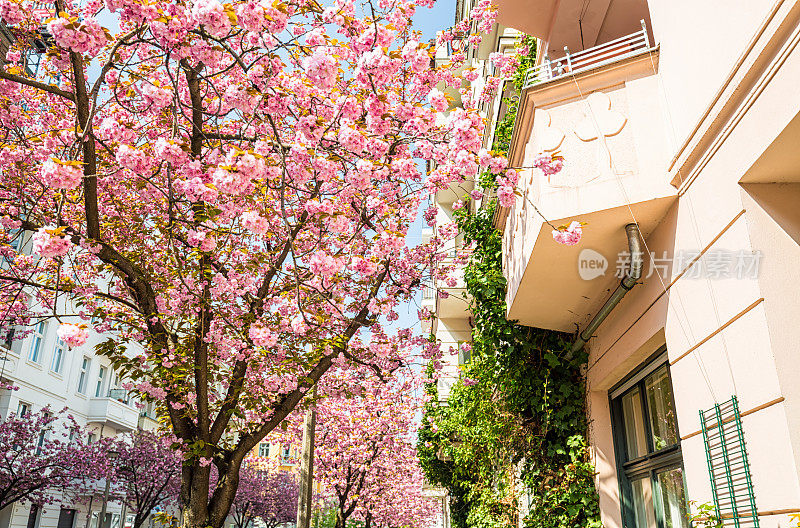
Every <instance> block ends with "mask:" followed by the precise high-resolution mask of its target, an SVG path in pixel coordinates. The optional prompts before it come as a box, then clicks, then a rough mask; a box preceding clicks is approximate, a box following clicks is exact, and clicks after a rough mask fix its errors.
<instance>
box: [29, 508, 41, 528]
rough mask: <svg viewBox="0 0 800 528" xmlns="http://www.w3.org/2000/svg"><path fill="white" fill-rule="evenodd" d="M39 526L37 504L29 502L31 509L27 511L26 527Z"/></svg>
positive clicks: (33, 527) (34, 527)
mask: <svg viewBox="0 0 800 528" xmlns="http://www.w3.org/2000/svg"><path fill="white" fill-rule="evenodd" d="M37 526H39V505H38V504H31V510H30V512H28V524H27V528H36V527H37Z"/></svg>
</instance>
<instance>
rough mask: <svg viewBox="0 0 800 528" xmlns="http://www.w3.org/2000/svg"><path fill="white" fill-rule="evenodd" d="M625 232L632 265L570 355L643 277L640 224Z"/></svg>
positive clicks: (587, 338)
mask: <svg viewBox="0 0 800 528" xmlns="http://www.w3.org/2000/svg"><path fill="white" fill-rule="evenodd" d="M625 234H626V235H628V252H629V253H630V256H631V261H630V266H629V268H628V271H626V272H625V276H624V277H623V278H622V280H621V281H620V282H619V286H617V289H616V290H614V293H612V294H611V297H609V298H608V300H607V301H606V303H605V304H604V305H603V307H602V308H600V311H598V312H597V314H596V315H595V316H594V317H593V318H592V321H591V322H590V323H589V324H588V325H587V326H586V328H584V329H583V332H581V333H579V334H578V338H577V339H576V340H575V342H574V343H573V344H572V349H571V350H570V353H569V356H570V357H571V356H572V355H573V354H575V353H577V352H580V351H581V350H582V349H583V347H584V345H586V342H587V341H589V338H591V337H592V334H594V332H595V330H597V327H599V326H600V324H602V322H603V321H605V319H606V317H608V314H610V313H611V310H613V309H614V307H616V306H617V305H618V304H619V302H620V301H621V300H622V298H623V297H625V294H626V293H628V292H629V291H631V289H633V287H634V286H636V281H638V280H639V279H640V278H641V277H642V250H641V245H640V240H641V238H640V233H639V226H637V225H636V224H628V225H626V226H625Z"/></svg>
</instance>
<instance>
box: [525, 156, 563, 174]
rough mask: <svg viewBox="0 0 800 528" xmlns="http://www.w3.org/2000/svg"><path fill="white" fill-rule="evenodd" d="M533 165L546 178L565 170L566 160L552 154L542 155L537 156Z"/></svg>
mask: <svg viewBox="0 0 800 528" xmlns="http://www.w3.org/2000/svg"><path fill="white" fill-rule="evenodd" d="M531 165H533V167H535V168H537V169H539V170H541V171H542V173H544V175H545V176H552V175H553V174H558V173H559V172H561V169H563V168H564V159H563V158H562V157H561V156H553V155H552V154H541V155H539V156H536V158H535V159H534V160H533V163H532V164H531Z"/></svg>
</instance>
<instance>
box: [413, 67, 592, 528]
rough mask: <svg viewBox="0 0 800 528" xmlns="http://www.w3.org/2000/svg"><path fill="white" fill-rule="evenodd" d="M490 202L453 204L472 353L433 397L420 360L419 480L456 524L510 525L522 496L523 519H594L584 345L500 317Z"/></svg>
mask: <svg viewBox="0 0 800 528" xmlns="http://www.w3.org/2000/svg"><path fill="white" fill-rule="evenodd" d="M528 55H530V56H532V53H529V54H528ZM527 67H529V66H528V65H526V63H525V59H523V61H522V65H521V66H520V67H519V68H518V70H517V75H516V76H515V82H518V83H519V86H521V83H522V80H521V76H522V75H523V74H524V73H521V72H523V71H524V69H526V68H527ZM508 108H509V113H511V110H512V109H513V111H514V112H515V111H516V104H515V103H514V102H513V101H509V102H508ZM506 119H508V114H507V115H506ZM509 122H510V127H509V126H506V120H503V121H501V122H500V124H499V125H498V129H497V132H496V135H495V147H496V148H497V149H498V150H501V151H502V150H504V149H505V148H507V144H508V140H509V138H510V135H511V131H510V130H511V129H513V117H512V118H510V121H509ZM484 179H486V180H488V178H482V181H483V180H484ZM495 207H496V202H494V201H493V202H490V204H489V205H488V206H487V207H483V208H481V209H479V210H478V211H477V212H474V213H470V212H469V209H470V208H469V207H463V208H461V209H459V210H458V211H456V213H455V216H456V222H457V224H458V227H459V231H460V233H461V234H462V235H463V236H464V242H465V244H466V245H468V246H470V247H472V248H473V249H472V253H471V257H470V260H469V263H468V264H467V266H466V268H465V271H464V279H465V282H466V289H467V292H468V294H469V298H470V305H471V312H472V314H473V323H474V327H473V329H472V344H471V347H472V350H471V360H470V362H469V363H468V364H467V365H465V366H464V367H462V370H461V373H460V379H459V380H458V382H457V383H455V384H454V385H453V388H452V389H451V391H450V395H449V397H448V399H447V402H446V403H447V404H446V405H440V402H439V398H438V394H437V388H436V382H435V380H434V379H433V377H434V376H433V374H434V370H433V368H432V367H430V368H429V371H428V374H429V376H431V381H430V383H429V384H428V385H427V388H426V390H427V391H428V394H429V396H430V400H429V401H428V403H427V404H426V407H425V413H424V416H423V422H422V426H421V429H420V432H419V442H418V446H417V448H418V454H419V458H420V461H421V465H422V467H423V470H424V472H425V476H426V478H427V480H428V481H429V482H431V483H433V484H436V485H440V486H442V487H444V488H446V489H447V490H448V492H449V495H450V510H451V523H452V526H453V527H454V528H467V527H469V528H501V527H512V526H513V527H516V526H518V523H519V520H520V519H519V512H520V508H519V507H520V500H524V502H527V504H528V506H529V508H528V512H527V514H525V515H524V518H523V519H522V522H523V526H525V527H528V528H577V527H585V528H596V527H599V526H600V520H599V506H598V497H597V492H596V490H595V487H594V467H593V465H592V464H591V462H590V460H589V452H588V447H587V444H586V440H585V437H586V429H587V422H586V403H585V387H584V381H583V376H582V372H581V369H582V367H583V365H584V364H585V361H586V356H585V353H583V352H580V353H578V354H575V355H570V354H569V350H570V345H571V342H572V336H570V335H568V334H564V333H559V332H554V331H549V330H542V329H537V328H530V327H526V326H523V325H520V324H517V323H516V322H514V321H508V320H507V319H506V317H505V315H506V304H505V293H506V281H505V278H504V276H503V273H502V264H501V260H502V240H501V236H500V233H499V232H498V231H497V230H496V229H495V228H494V226H493V224H492V217H493V215H494V211H495ZM521 498H523V499H521Z"/></svg>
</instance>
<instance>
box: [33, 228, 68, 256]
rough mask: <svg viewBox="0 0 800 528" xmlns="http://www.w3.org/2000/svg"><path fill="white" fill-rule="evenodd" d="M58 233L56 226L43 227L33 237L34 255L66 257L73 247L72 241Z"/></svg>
mask: <svg viewBox="0 0 800 528" xmlns="http://www.w3.org/2000/svg"><path fill="white" fill-rule="evenodd" d="M56 233H57V230H56V228H55V226H47V227H42V228H41V229H39V230H38V231H36V233H34V234H33V237H31V241H32V242H33V251H34V253H38V254H39V255H41V256H43V257H51V258H52V257H61V256H63V255H66V254H67V252H68V251H69V250H70V248H71V247H72V241H71V240H70V239H69V238H68V237H66V236H62V235H60V234H56Z"/></svg>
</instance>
